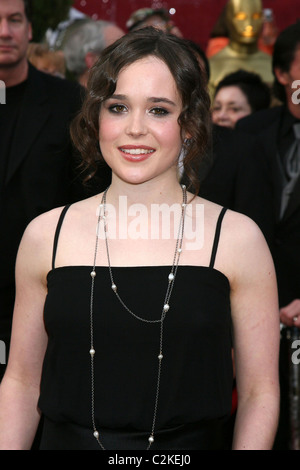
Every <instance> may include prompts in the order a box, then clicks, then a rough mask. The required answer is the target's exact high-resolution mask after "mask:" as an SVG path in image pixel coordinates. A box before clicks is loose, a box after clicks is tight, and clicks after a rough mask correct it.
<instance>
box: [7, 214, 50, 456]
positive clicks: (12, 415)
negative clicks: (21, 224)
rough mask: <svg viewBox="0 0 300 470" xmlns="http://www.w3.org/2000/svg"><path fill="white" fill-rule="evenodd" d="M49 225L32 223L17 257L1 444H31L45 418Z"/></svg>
mask: <svg viewBox="0 0 300 470" xmlns="http://www.w3.org/2000/svg"><path fill="white" fill-rule="evenodd" d="M42 220H43V218H42ZM44 229H45V227H44V223H42V224H41V223H40V219H36V220H35V221H33V222H32V223H31V224H30V225H29V226H28V227H27V229H26V231H25V233H24V236H23V239H22V241H21V244H20V247H19V252H18V257H17V263H16V301H15V309H14V318H13V329H12V339H11V347H10V355H9V360H8V365H7V369H6V373H5V375H4V378H3V380H2V382H1V386H0V449H1V450H16V449H20V450H23V449H30V448H31V445H32V442H33V439H34V437H35V432H36V428H37V425H38V422H39V418H40V413H39V410H38V407H37V402H38V398H39V389H40V378H41V369H42V362H43V358H44V353H45V349H46V344H47V336H46V332H45V328H44V323H43V309H44V302H45V296H46V292H47V291H46V272H47V268H48V266H49V253H48V249H47V250H44V248H43V246H45V239H48V238H49V235H47V232H46V231H45V230H44ZM43 232H45V236H44V234H43ZM45 268H46V269H45Z"/></svg>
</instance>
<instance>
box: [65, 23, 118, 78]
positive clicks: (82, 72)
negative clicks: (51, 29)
mask: <svg viewBox="0 0 300 470" xmlns="http://www.w3.org/2000/svg"><path fill="white" fill-rule="evenodd" d="M123 35H124V31H123V30H122V29H121V28H119V27H118V26H117V25H116V24H114V23H112V22H110V21H104V20H98V21H93V20H90V21H85V22H83V23H81V24H79V25H78V26H77V27H76V28H74V29H73V31H72V32H71V33H70V34H68V36H67V38H66V40H65V42H64V44H63V53H64V56H65V61H66V66H67V69H68V70H69V71H70V72H71V73H72V74H73V76H74V78H75V79H76V80H77V81H78V82H79V83H80V84H81V85H82V86H84V87H85V86H86V82H87V79H88V74H89V70H90V68H91V67H92V66H93V65H94V63H95V62H96V60H97V59H98V58H99V56H100V54H101V52H102V51H103V50H104V49H105V48H106V47H107V46H109V45H110V44H112V43H113V42H115V41H116V40H117V39H119V38H120V37H122V36H123Z"/></svg>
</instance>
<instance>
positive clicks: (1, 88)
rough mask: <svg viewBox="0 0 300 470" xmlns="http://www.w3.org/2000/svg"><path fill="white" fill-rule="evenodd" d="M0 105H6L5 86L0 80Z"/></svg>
mask: <svg viewBox="0 0 300 470" xmlns="http://www.w3.org/2000/svg"><path fill="white" fill-rule="evenodd" d="M0 104H6V86H5V83H4V82H3V80H0Z"/></svg>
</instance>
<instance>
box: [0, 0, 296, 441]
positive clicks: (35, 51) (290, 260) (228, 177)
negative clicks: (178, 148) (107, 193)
mask: <svg viewBox="0 0 300 470" xmlns="http://www.w3.org/2000/svg"><path fill="white" fill-rule="evenodd" d="M23 3H24V5H25V14H26V17H27V19H28V21H29V26H28V27H25V26H24V25H23V24H21V23H22V18H21V16H20V14H19V9H20V4H21V5H22V7H23ZM12 5H13V6H14V7H15V10H11V8H12ZM29 7H30V2H28V1H26V0H0V80H2V81H4V83H5V84H6V105H5V106H0V155H1V159H0V216H1V227H2V228H1V233H0V245H1V262H0V303H1V311H0V339H1V340H2V341H4V342H5V344H6V345H7V354H8V350H9V341H10V331H11V318H12V311H13V302H14V295H15V291H14V264H15V258H16V253H17V249H18V244H19V241H20V239H21V236H22V233H23V231H24V229H25V227H26V225H27V224H28V223H29V222H30V220H32V219H33V218H34V217H36V216H37V215H39V214H40V213H42V212H44V211H47V210H50V209H52V208H53V207H56V206H58V205H63V204H66V203H68V202H72V201H75V200H79V199H80V198H82V197H86V195H88V194H91V193H92V192H93V186H89V187H87V188H86V187H84V186H83V185H81V180H82V179H83V177H84V176H86V175H83V170H82V169H81V168H80V165H79V166H78V162H79V160H80V158H79V156H78V155H77V154H76V152H75V151H74V149H73V148H72V145H71V142H70V138H69V132H68V126H69V123H70V121H71V119H72V117H73V116H74V115H75V113H76V111H77V110H78V109H79V107H80V105H81V100H82V96H83V95H84V90H85V87H86V83H87V80H88V77H89V70H90V69H91V67H92V66H93V64H95V62H96V61H97V59H98V58H99V56H100V55H101V53H102V51H103V50H104V48H106V47H107V46H109V45H110V44H112V43H113V42H114V41H116V40H117V39H118V38H120V37H121V36H123V35H124V34H126V33H127V32H128V31H132V30H134V29H137V28H143V27H148V26H153V27H154V28H159V29H162V30H164V31H165V32H166V33H168V34H174V35H176V36H178V37H181V38H182V40H183V41H187V42H188V43H189V46H190V47H191V49H192V50H193V51H194V53H195V55H196V57H197V59H198V62H199V72H200V73H199V80H205V81H206V83H207V86H208V89H209V92H210V96H211V117H212V142H211V148H210V153H209V155H206V156H205V158H203V167H202V170H201V171H202V172H203V175H202V180H203V181H202V186H201V190H200V196H203V197H205V198H208V199H210V200H212V201H213V202H216V203H218V204H221V205H224V206H226V207H229V208H231V209H233V210H236V211H239V212H242V213H244V214H246V215H247V216H249V217H251V218H252V219H253V220H254V221H255V222H256V223H257V224H258V225H259V226H260V228H261V230H262V231H263V233H264V235H265V237H266V240H267V242H268V244H269V247H270V250H271V253H272V255H273V258H274V263H275V267H276V272H277V277H278V287H279V303H280V321H281V328H282V344H281V358H280V375H281V386H282V397H281V401H282V403H281V417H280V424H279V429H278V436H277V439H276V442H275V446H274V448H275V449H286V450H288V449H293V450H296V449H297V450H299V447H298V446H299V443H300V411H299V410H300V408H299V404H298V409H297V408H296V411H295V407H294V401H295V400H296V401H297V400H298V402H299V401H300V394H299V384H300V372H299V367H300V366H298V370H296V376H295V371H294V370H293V371H291V368H292V367H293V364H292V363H291V360H290V357H291V353H292V350H291V338H293V339H295V338H299V328H300V93H297V90H298V89H299V87H300V21H297V19H296V18H295V23H294V24H291V25H289V26H288V27H287V28H286V29H284V30H283V31H279V30H278V28H277V27H276V18H274V15H273V12H272V11H271V10H270V9H264V8H263V2H262V1H261V0H240V1H236V0H229V1H228V3H227V4H226V6H225V8H224V10H223V11H222V13H221V15H220V17H219V18H218V21H217V22H216V24H215V26H214V28H213V30H212V32H211V37H210V39H209V41H208V45H207V48H206V50H203V49H202V48H201V47H200V46H199V44H197V43H195V42H194V41H191V40H190V39H189V38H187V37H183V34H182V32H181V31H180V29H179V28H178V26H177V25H176V24H175V23H174V22H173V21H172V17H171V15H170V14H169V12H168V11H167V10H165V9H156V10H155V9H152V8H142V9H139V10H137V11H135V12H133V13H132V14H131V15H130V17H129V18H128V19H127V22H126V30H123V29H122V28H121V27H119V25H117V24H114V23H112V22H110V21H105V20H97V21H96V20H92V19H91V18H88V17H87V16H85V15H80V16H79V17H76V18H73V19H70V21H68V22H66V27H65V28H64V29H60V30H59V33H58V32H53V31H52V32H51V34H50V32H48V33H47V34H46V36H45V39H44V41H43V42H42V43H39V44H37V43H33V42H32V28H34V24H33V25H31V22H30V20H31V16H30V8H29ZM8 9H10V10H8ZM7 15H8V16H7ZM9 15H10V16H9ZM299 17H300V11H299ZM16 24H17V25H18V27H16ZM11 44H12V45H11ZM97 171H98V174H97V176H98V182H97V190H96V192H99V191H100V190H102V189H104V188H105V187H106V186H107V184H109V178H110V174H109V171H108V169H107V168H106V167H104V166H103V167H100V166H99V168H98V170H97ZM179 175H180V178H182V180H183V181H184V178H185V175H184V169H180V171H179ZM297 335H298V336H297ZM1 368H2V369H1V370H3V371H4V368H5V364H2V365H1ZM292 374H294V375H293V377H294V379H293V380H294V382H293V383H291V376H292ZM297 374H298V375H297ZM1 375H2V374H0V379H1ZM295 377H296V378H295ZM235 399H236V393H235V391H234V389H233V413H232V419H233V420H234V400H235ZM237 399H238V398H237ZM229 432H230V431H229Z"/></svg>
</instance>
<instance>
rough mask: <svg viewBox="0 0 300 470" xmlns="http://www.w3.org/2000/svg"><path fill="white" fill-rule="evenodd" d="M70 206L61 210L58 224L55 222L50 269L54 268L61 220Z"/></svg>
mask: <svg viewBox="0 0 300 470" xmlns="http://www.w3.org/2000/svg"><path fill="white" fill-rule="evenodd" d="M70 206H71V204H68V205H66V206H65V207H64V208H63V210H62V211H61V214H60V216H59V219H58V222H57V226H56V230H55V236H54V242H53V253H52V269H54V268H55V257H56V250H57V244H58V237H59V233H60V229H61V226H62V223H63V220H64V218H65V215H66V212H67V210H68V209H69V207H70Z"/></svg>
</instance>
